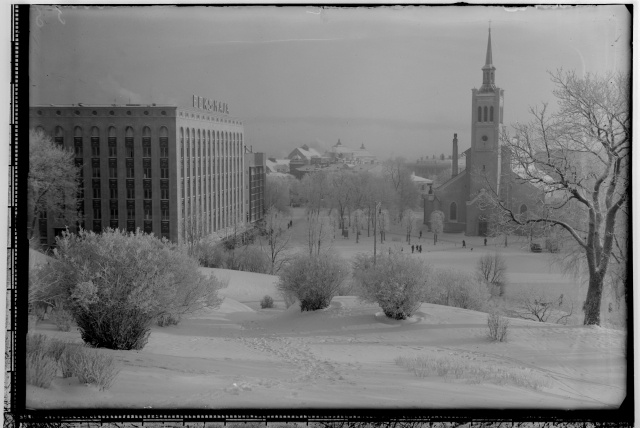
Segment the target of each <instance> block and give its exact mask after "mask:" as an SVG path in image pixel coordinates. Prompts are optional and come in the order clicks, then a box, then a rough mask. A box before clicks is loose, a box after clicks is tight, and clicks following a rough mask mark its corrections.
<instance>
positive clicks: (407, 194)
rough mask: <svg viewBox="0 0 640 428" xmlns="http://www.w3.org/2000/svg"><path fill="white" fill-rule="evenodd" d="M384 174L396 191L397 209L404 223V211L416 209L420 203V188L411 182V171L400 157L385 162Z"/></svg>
mask: <svg viewBox="0 0 640 428" xmlns="http://www.w3.org/2000/svg"><path fill="white" fill-rule="evenodd" d="M383 174H384V177H385V178H386V180H387V181H388V182H389V183H391V185H392V187H393V189H394V191H395V207H396V209H397V212H398V216H399V220H400V221H402V215H403V212H404V210H406V209H411V208H415V206H416V205H417V203H418V199H419V196H420V193H419V192H418V188H417V187H416V185H415V184H414V183H413V181H412V180H411V171H409V168H407V166H406V160H405V159H404V158H401V157H398V158H395V159H389V160H387V161H385V162H384V167H383Z"/></svg>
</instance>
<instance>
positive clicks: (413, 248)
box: [411, 245, 414, 254]
mask: <svg viewBox="0 0 640 428" xmlns="http://www.w3.org/2000/svg"><path fill="white" fill-rule="evenodd" d="M413 250H414V248H413V245H412V246H411V254H413Z"/></svg>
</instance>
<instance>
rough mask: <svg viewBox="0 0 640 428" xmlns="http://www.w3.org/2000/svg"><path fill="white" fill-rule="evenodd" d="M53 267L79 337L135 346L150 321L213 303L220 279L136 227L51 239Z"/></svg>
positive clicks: (104, 344) (216, 301) (144, 339)
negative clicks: (53, 243) (130, 230)
mask: <svg viewBox="0 0 640 428" xmlns="http://www.w3.org/2000/svg"><path fill="white" fill-rule="evenodd" d="M55 259H56V260H55V262H54V263H52V264H51V265H52V268H53V269H54V270H55V273H56V277H57V280H59V281H60V282H61V284H63V285H64V287H65V288H66V290H67V293H68V295H67V300H68V303H69V308H70V310H71V311H72V313H73V316H74V319H75V321H76V324H77V325H78V328H79V330H80V334H81V336H82V339H83V340H84V341H85V342H86V343H88V344H90V345H92V346H96V347H106V348H112V349H141V348H142V347H143V346H144V345H145V344H146V342H147V337H148V335H149V331H150V330H149V329H150V327H151V323H152V322H153V320H155V319H157V318H158V317H159V316H161V315H163V314H170V315H172V316H173V317H175V318H179V317H180V316H181V315H184V314H187V313H191V312H194V311H196V310H198V309H201V308H203V307H206V306H214V307H215V306H217V305H219V304H220V302H221V299H220V298H219V297H218V295H217V290H218V289H219V288H221V286H222V283H221V282H220V281H218V280H217V279H216V278H215V277H214V276H211V277H206V276H204V275H203V274H201V273H200V272H199V271H198V268H199V266H198V264H197V262H196V261H195V260H194V259H192V258H190V257H189V256H188V255H187V253H186V252H185V251H184V249H182V248H180V247H178V246H177V245H175V244H172V243H170V242H169V241H167V240H165V239H162V240H160V239H157V238H155V237H154V236H153V235H147V234H144V233H142V232H140V231H138V232H136V233H126V232H123V231H119V230H105V231H104V232H103V233H102V234H95V233H93V232H87V231H81V232H80V233H79V234H78V235H71V234H65V235H64V236H63V237H61V238H58V239H57V249H56V251H55Z"/></svg>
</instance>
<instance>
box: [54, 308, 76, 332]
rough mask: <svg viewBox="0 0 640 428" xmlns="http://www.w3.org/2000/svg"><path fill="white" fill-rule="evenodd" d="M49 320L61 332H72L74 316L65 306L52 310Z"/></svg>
mask: <svg viewBox="0 0 640 428" xmlns="http://www.w3.org/2000/svg"><path fill="white" fill-rule="evenodd" d="M49 319H50V320H51V321H53V323H54V324H55V325H56V327H58V330H60V331H69V330H71V324H72V323H73V314H72V313H71V312H70V311H68V310H67V309H66V308H64V307H63V306H56V307H55V308H53V309H52V310H51V313H50V314H49Z"/></svg>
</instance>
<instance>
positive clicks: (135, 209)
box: [29, 96, 264, 245]
mask: <svg viewBox="0 0 640 428" xmlns="http://www.w3.org/2000/svg"><path fill="white" fill-rule="evenodd" d="M29 125H30V127H32V128H36V129H39V130H41V131H43V132H45V133H46V134H49V135H51V136H52V137H53V139H54V141H55V142H56V143H58V144H60V145H61V146H64V147H66V148H68V149H70V150H72V151H74V152H75V162H76V165H78V166H81V167H82V169H81V174H82V175H81V190H80V194H79V198H78V200H79V203H78V211H79V214H80V215H81V217H82V219H81V221H80V222H79V223H78V224H75V225H64V224H59V223H58V222H57V219H53V218H47V216H46V214H45V216H44V218H41V219H40V220H39V236H40V240H41V241H40V242H41V243H42V244H43V245H51V244H53V243H54V239H55V235H56V234H59V233H61V231H62V230H64V228H65V227H66V226H68V227H69V229H70V230H72V231H75V230H77V228H78V227H83V228H86V229H89V230H94V231H96V232H101V231H102V230H103V228H106V227H111V228H120V229H124V230H128V231H135V230H136V229H137V228H140V229H142V230H143V231H144V232H148V233H154V234H155V235H156V236H163V237H166V238H168V239H170V240H172V241H174V242H179V241H181V240H182V239H183V237H184V230H185V227H187V224H188V223H189V222H194V223H193V224H196V223H197V224H199V225H200V226H199V227H200V228H201V230H202V232H203V233H204V234H208V233H212V232H215V231H218V230H220V229H224V228H228V227H232V226H233V225H234V224H237V223H242V222H244V220H245V219H246V218H247V215H248V213H249V211H250V207H249V203H250V201H251V199H247V197H246V196H247V195H246V190H248V186H249V183H248V182H247V180H248V179H251V174H249V175H247V173H250V171H247V170H246V169H245V141H244V126H243V124H242V122H241V121H240V120H239V119H237V118H234V117H232V116H229V111H228V107H227V105H226V104H225V103H220V102H217V101H213V100H209V99H205V98H201V97H197V96H194V97H193V103H192V105H189V106H175V105H155V104H152V105H140V104H127V105H90V104H78V105H67V106H52V105H46V106H45V105H40V106H38V105H35V106H31V107H30V109H29ZM253 155H258V154H253ZM255 159H258V158H255ZM256 162H257V160H256V161H252V166H251V168H257V167H258V165H257V163H256ZM254 164H255V165H254ZM262 164H263V165H264V161H262ZM254 172H255V174H256V176H258V175H259V173H258V170H254ZM263 175H264V174H263ZM262 189H263V187H262ZM50 217H51V216H50Z"/></svg>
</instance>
